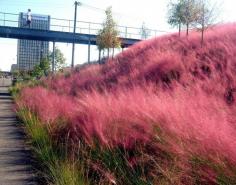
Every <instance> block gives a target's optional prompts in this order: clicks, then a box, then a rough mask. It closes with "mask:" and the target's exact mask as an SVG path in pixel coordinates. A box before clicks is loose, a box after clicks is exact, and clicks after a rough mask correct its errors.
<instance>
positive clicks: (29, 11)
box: [26, 9, 32, 28]
mask: <svg viewBox="0 0 236 185" xmlns="http://www.w3.org/2000/svg"><path fill="white" fill-rule="evenodd" d="M31 21H32V15H31V9H28V12H27V21H26V23H27V25H28V26H29V28H30V25H31Z"/></svg>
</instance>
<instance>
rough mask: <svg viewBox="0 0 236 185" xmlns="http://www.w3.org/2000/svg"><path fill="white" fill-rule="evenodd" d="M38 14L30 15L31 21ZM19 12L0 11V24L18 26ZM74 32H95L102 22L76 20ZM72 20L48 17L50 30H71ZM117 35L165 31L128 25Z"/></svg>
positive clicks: (138, 36)
mask: <svg viewBox="0 0 236 185" xmlns="http://www.w3.org/2000/svg"><path fill="white" fill-rule="evenodd" d="M37 17H39V16H34V15H32V21H33V20H34V18H35V19H36V18H37ZM18 20H19V14H14V13H6V12H0V26H11V27H18V22H19V21H18ZM76 24H77V26H76V33H84V34H97V33H98V31H99V30H100V29H101V28H102V23H95V22H86V21H77V22H76ZM73 26H74V21H73V20H69V19H60V18H54V17H50V30H53V31H62V32H73ZM117 28H118V31H119V36H120V37H123V38H132V39H147V38H150V37H155V36H157V35H160V34H163V33H167V32H165V31H161V30H154V29H145V30H142V28H137V27H130V26H120V25H118V26H117Z"/></svg>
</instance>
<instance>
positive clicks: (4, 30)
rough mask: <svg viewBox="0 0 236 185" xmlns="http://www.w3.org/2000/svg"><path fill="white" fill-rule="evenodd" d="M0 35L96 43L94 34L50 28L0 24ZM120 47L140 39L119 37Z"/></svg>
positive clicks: (28, 38)
mask: <svg viewBox="0 0 236 185" xmlns="http://www.w3.org/2000/svg"><path fill="white" fill-rule="evenodd" d="M0 37H4V38H13V39H27V40H40V41H52V42H64V43H77V44H86V45H88V44H91V45H96V37H97V35H94V34H84V33H75V34H74V33H72V32H62V31H52V30H38V29H29V28H18V27H10V26H0ZM120 39H121V43H122V47H124V48H125V47H129V46H131V45H133V44H135V43H136V42H139V41H140V39H132V38H120Z"/></svg>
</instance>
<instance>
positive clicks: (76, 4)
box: [71, 1, 80, 68]
mask: <svg viewBox="0 0 236 185" xmlns="http://www.w3.org/2000/svg"><path fill="white" fill-rule="evenodd" d="M78 5H80V3H79V2H78V1H75V15H74V31H73V33H74V39H75V32H76V21H77V6H78ZM74 57H75V42H73V44H72V61H71V67H72V68H73V67H74Z"/></svg>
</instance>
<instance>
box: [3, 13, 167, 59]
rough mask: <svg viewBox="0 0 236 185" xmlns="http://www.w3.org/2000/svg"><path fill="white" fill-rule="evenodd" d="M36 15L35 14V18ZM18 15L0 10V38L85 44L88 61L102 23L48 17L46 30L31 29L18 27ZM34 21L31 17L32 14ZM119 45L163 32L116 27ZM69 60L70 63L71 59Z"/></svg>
mask: <svg viewBox="0 0 236 185" xmlns="http://www.w3.org/2000/svg"><path fill="white" fill-rule="evenodd" d="M35 18H36V17H35ZM18 19H19V14H13V13H6V12H0V37H3V38H12V39H26V40H40V41H51V42H53V50H54V49H55V42H64V43H73V45H74V44H86V45H88V62H89V61H90V45H96V37H97V33H98V31H99V30H100V29H101V28H102V27H103V25H102V23H94V22H86V21H76V24H75V25H77V26H75V27H74V20H69V19H60V18H53V17H50V30H39V29H31V28H27V27H24V28H22V27H19V26H18V24H19V23H18V21H19V20H18ZM32 20H34V17H32ZM117 29H118V31H119V37H120V40H121V47H122V48H125V47H129V46H131V45H133V44H135V43H137V42H139V41H141V40H143V39H147V38H150V37H154V36H157V35H160V34H163V33H167V32H165V31H161V30H152V29H147V28H145V30H143V29H144V28H135V27H128V26H119V25H118V26H117ZM72 63H73V62H72Z"/></svg>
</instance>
